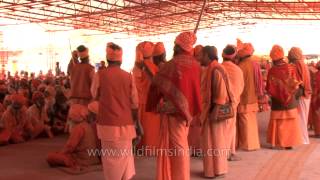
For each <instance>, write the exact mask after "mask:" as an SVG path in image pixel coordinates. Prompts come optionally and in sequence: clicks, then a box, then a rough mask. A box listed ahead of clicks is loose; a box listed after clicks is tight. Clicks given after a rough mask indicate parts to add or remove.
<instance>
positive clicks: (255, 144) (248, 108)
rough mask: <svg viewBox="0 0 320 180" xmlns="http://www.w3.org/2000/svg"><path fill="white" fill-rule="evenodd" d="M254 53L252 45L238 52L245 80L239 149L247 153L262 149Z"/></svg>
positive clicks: (246, 45)
mask: <svg viewBox="0 0 320 180" xmlns="http://www.w3.org/2000/svg"><path fill="white" fill-rule="evenodd" d="M253 52H254V49H253V46H252V44H251V43H244V44H242V45H241V47H240V48H239V51H238V57H239V61H240V62H239V67H240V69H241V70H242V72H243V78H244V89H243V92H242V94H241V97H240V104H239V107H238V116H239V121H238V123H239V126H238V128H239V148H241V149H243V150H247V151H253V150H258V149H260V142H259V133H258V124H257V112H258V110H259V107H258V92H257V90H256V79H255V77H256V74H255V66H254V61H255V59H254V56H253Z"/></svg>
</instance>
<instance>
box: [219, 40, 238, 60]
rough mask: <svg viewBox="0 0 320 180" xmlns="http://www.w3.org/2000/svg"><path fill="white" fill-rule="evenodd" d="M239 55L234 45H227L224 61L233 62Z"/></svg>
mask: <svg viewBox="0 0 320 180" xmlns="http://www.w3.org/2000/svg"><path fill="white" fill-rule="evenodd" d="M236 55H237V48H236V46H234V45H230V44H229V45H227V46H226V47H225V48H224V49H223V51H222V57H223V58H224V59H229V60H233V59H234V58H235V57H236Z"/></svg>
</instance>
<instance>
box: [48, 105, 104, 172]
mask: <svg viewBox="0 0 320 180" xmlns="http://www.w3.org/2000/svg"><path fill="white" fill-rule="evenodd" d="M68 116H69V117H68V118H69V119H70V121H73V122H74V123H75V126H74V127H73V129H72V131H71V133H70V136H69V138H68V141H67V143H66V144H65V146H64V147H63V148H62V149H61V150H60V151H59V152H52V153H49V154H48V156H47V162H48V164H49V165H50V166H52V167H56V166H65V167H68V168H72V169H73V170H75V171H81V170H85V169H84V168H88V167H89V166H92V165H96V164H100V159H99V156H95V155H89V153H88V152H89V151H95V150H97V145H98V142H97V137H96V134H95V132H94V130H93V128H92V127H91V125H90V124H89V123H88V121H87V120H88V109H87V107H86V106H84V105H81V104H73V105H71V107H70V110H69V114H68Z"/></svg>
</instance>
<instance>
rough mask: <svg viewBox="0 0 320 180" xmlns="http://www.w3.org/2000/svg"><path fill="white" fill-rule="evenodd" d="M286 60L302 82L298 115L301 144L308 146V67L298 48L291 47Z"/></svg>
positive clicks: (309, 100)
mask: <svg viewBox="0 0 320 180" xmlns="http://www.w3.org/2000/svg"><path fill="white" fill-rule="evenodd" d="M288 59H289V62H290V63H293V64H295V65H296V66H297V70H298V77H299V79H300V80H302V82H303V84H302V86H303V96H302V97H301V98H300V99H299V106H298V114H299V117H300V126H301V132H302V137H303V144H309V143H310V141H309V134H308V117H309V109H310V102H311V94H312V88H311V81H310V72H309V69H308V66H307V65H306V64H305V63H304V57H303V54H302V50H301V49H300V48H298V47H292V48H291V49H290V51H289V54H288Z"/></svg>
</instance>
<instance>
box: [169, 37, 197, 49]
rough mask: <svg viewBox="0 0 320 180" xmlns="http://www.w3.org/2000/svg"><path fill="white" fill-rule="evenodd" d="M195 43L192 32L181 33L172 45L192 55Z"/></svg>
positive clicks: (195, 38) (195, 39)
mask: <svg viewBox="0 0 320 180" xmlns="http://www.w3.org/2000/svg"><path fill="white" fill-rule="evenodd" d="M196 41H197V36H196V35H195V34H194V33H193V32H183V33H180V34H179V35H178V36H177V37H176V40H175V41H174V43H175V44H177V45H179V46H180V47H181V48H182V49H183V50H185V51H187V52H191V53H192V51H193V45H194V44H195V43H196Z"/></svg>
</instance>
